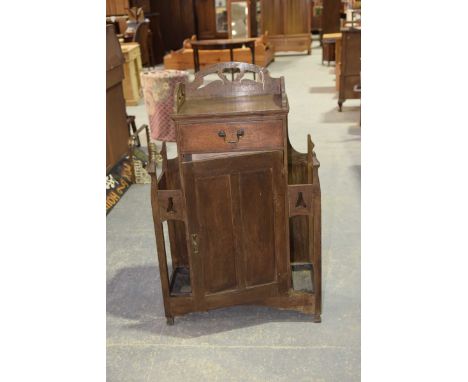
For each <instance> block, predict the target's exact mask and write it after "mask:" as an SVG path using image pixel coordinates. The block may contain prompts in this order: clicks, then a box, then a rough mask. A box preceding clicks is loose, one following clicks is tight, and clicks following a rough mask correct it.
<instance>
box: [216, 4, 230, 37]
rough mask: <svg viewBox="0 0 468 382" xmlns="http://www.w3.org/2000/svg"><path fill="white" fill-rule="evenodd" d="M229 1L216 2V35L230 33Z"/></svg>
mask: <svg viewBox="0 0 468 382" xmlns="http://www.w3.org/2000/svg"><path fill="white" fill-rule="evenodd" d="M226 1H227V0H214V3H215V15H216V33H227V32H228V16H227V8H226Z"/></svg>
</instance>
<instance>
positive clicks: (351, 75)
mask: <svg viewBox="0 0 468 382" xmlns="http://www.w3.org/2000/svg"><path fill="white" fill-rule="evenodd" d="M341 33H342V38H341V52H340V62H339V63H338V64H337V78H339V83H338V107H339V110H340V111H342V107H343V102H344V101H345V100H347V99H360V98H361V91H360V85H361V29H360V28H343V29H342V31H341ZM358 88H359V90H357V89H358Z"/></svg>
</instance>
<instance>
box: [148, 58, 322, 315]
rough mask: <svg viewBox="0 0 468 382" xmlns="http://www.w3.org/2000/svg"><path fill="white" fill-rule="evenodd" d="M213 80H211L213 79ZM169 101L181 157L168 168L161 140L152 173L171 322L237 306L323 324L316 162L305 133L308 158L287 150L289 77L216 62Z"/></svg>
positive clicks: (162, 275)
mask: <svg viewBox="0 0 468 382" xmlns="http://www.w3.org/2000/svg"><path fill="white" fill-rule="evenodd" d="M233 70H234V71H236V72H237V74H236V77H235V79H234V80H233V81H230V79H229V78H230V76H227V75H226V74H227V73H231V72H232V71H233ZM252 73H255V75H256V78H257V81H254V80H252V79H250V78H248V77H250V76H251V74H252ZM212 75H217V76H218V77H216V78H218V79H217V80H214V81H211V82H209V81H208V78H207V77H209V76H211V77H212ZM175 98H176V106H175V107H176V109H175V110H176V111H175V113H174V114H173V119H174V122H175V125H176V138H177V152H178V155H179V156H178V157H177V158H174V159H170V160H168V159H167V153H166V147H165V144H164V145H163V149H162V152H161V153H162V156H163V165H162V173H161V174H160V175H159V176H156V171H155V170H156V165H155V163H154V162H152V164H151V166H150V172H151V174H152V185H151V202H152V210H153V220H154V226H155V235H156V242H157V254H158V260H159V270H160V279H161V285H162V293H163V297H164V309H165V313H166V317H167V322H168V324H173V323H174V316H177V315H183V314H186V313H189V312H195V311H206V310H209V309H216V308H221V307H227V306H232V305H239V304H259V305H266V306H271V307H276V308H280V309H291V310H298V311H300V312H304V313H309V314H312V315H313V318H314V321H315V322H320V320H321V202H320V198H321V196H320V182H319V178H318V167H319V163H318V161H317V159H316V157H315V153H314V151H313V144H312V141H311V140H310V136H309V137H308V152H307V153H306V154H301V153H298V152H296V151H295V150H294V149H293V148H292V147H291V144H290V143H289V139H288V122H287V116H288V112H289V105H288V100H287V96H286V93H285V84H284V78H271V77H270V75H269V73H268V71H267V69H265V68H260V67H258V66H255V65H251V64H246V63H236V62H229V63H222V64H218V65H215V66H211V67H209V68H207V69H205V70H204V71H200V72H198V73H197V74H196V75H195V79H194V81H193V82H191V83H187V84H184V83H180V84H178V86H177V89H176V94H175ZM163 223H167V228H168V236H169V240H168V241H169V243H167V246H166V242H165V240H166V239H165V237H164V232H163ZM166 248H168V249H170V250H169V251H167V250H166ZM169 252H170V253H169ZM168 258H170V259H171V260H169V261H168ZM299 275H305V279H302V281H306V282H307V284H308V285H306V284H303V285H302V284H301V283H300V280H299V278H298V277H296V276H299Z"/></svg>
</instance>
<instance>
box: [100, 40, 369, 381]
mask: <svg viewBox="0 0 468 382" xmlns="http://www.w3.org/2000/svg"><path fill="white" fill-rule="evenodd" d="M316 44H317V43H316V42H315V43H314V49H313V50H312V55H311V56H307V55H294V56H283V57H277V58H276V61H275V62H274V63H272V64H271V65H270V67H269V70H270V72H271V74H272V75H273V76H275V77H276V76H280V75H282V76H284V77H285V81H286V90H287V93H288V97H289V103H290V114H289V134H290V139H291V142H292V144H293V145H294V146H295V148H296V149H297V150H300V151H305V150H306V136H307V134H308V133H310V134H311V135H312V140H313V141H314V143H315V145H316V147H315V150H316V152H317V157H318V159H319V161H320V162H321V167H320V180H321V187H322V210H323V212H322V213H323V222H322V224H323V227H322V231H323V238H322V242H323V252H322V257H323V314H322V323H321V324H313V323H312V322H311V319H310V317H308V316H305V315H302V314H299V313H295V312H287V311H278V310H274V309H269V308H264V307H252V306H240V307H234V308H229V309H219V310H216V311H212V312H209V313H196V314H190V315H187V316H184V317H177V318H176V322H175V325H174V326H167V325H166V320H165V317H164V309H163V302H162V296H161V290H160V282H159V271H158V264H157V259H156V244H155V239H154V231H153V222H152V216H151V210H150V200H149V186H147V185H134V186H132V187H131V188H130V190H129V191H128V192H127V193H126V194H125V195H124V197H123V198H122V200H121V201H120V202H119V203H118V204H117V206H116V207H115V208H114V209H113V210H112V212H111V213H110V214H109V215H108V217H107V280H108V281H107V282H108V284H107V374H108V381H317V382H318V381H339V382H344V381H346V382H352V381H359V380H360V180H361V175H360V174H361V171H360V170H361V165H360V163H361V162H360V146H361V140H360V138H361V128H360V127H359V123H358V122H359V105H360V101H357V100H354V101H346V102H345V104H344V107H343V112H342V113H339V112H338V111H337V98H336V93H335V91H334V85H335V83H334V75H333V74H332V73H333V67H331V66H330V67H327V66H322V65H321V62H320V61H321V51H320V49H319V48H318V47H317V45H316ZM128 111H129V114H133V115H136V117H137V123H138V125H141V124H142V123H147V119H146V112H145V109H144V105H143V104H141V105H140V106H137V107H132V108H129V110H128ZM170 155H172V156H174V155H176V154H175V149H174V148H173V145H172V146H171V150H170Z"/></svg>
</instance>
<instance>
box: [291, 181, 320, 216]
mask: <svg viewBox="0 0 468 382" xmlns="http://www.w3.org/2000/svg"><path fill="white" fill-rule="evenodd" d="M288 199H289V216H290V217H291V216H297V215H312V214H313V212H314V210H313V200H314V186H313V185H312V184H294V185H289V186H288Z"/></svg>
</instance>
